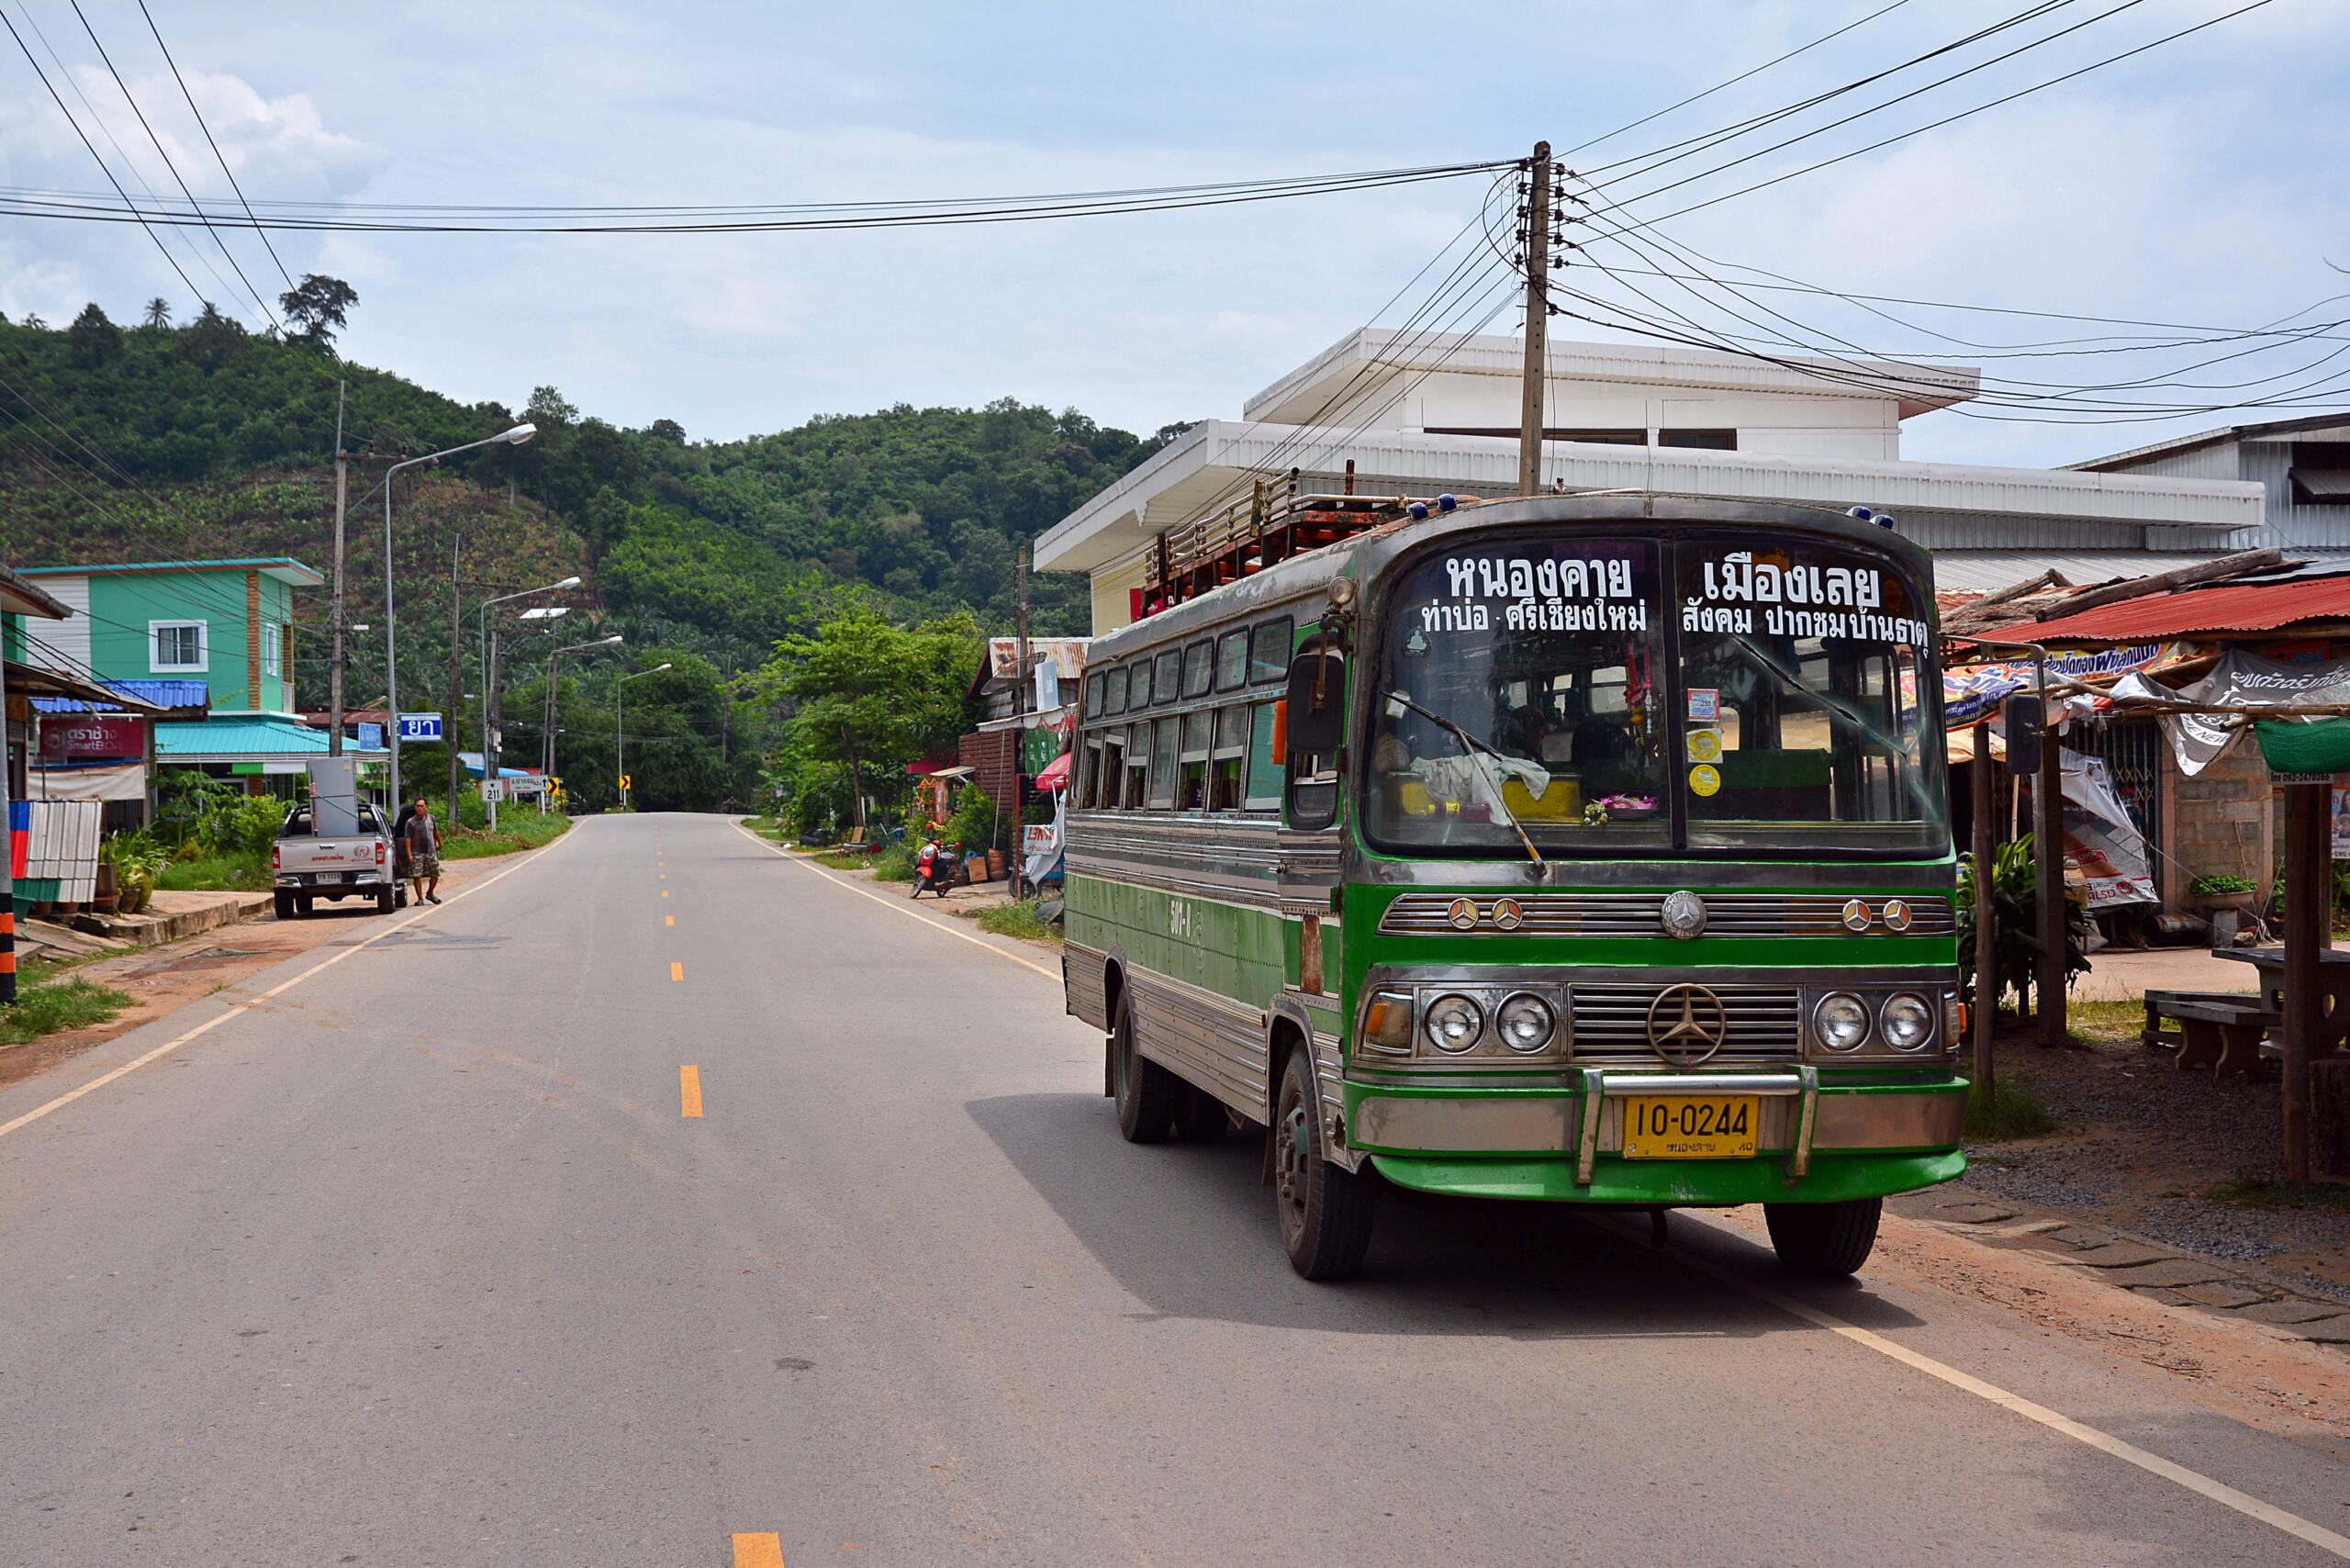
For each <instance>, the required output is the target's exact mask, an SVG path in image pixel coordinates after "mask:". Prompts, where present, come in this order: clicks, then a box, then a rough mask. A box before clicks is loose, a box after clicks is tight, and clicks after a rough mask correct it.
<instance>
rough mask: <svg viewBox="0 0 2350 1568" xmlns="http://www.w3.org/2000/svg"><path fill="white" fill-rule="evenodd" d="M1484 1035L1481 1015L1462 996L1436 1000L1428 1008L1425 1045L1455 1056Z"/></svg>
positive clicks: (1441, 997) (1473, 1004)
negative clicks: (1426, 1040)
mask: <svg viewBox="0 0 2350 1568" xmlns="http://www.w3.org/2000/svg"><path fill="white" fill-rule="evenodd" d="M1484 1032H1485V1015H1484V1014H1483V1013H1480V1012H1479V1011H1477V1004H1476V1003H1475V1002H1472V1001H1470V1000H1469V999H1468V998H1467V997H1465V996H1439V997H1438V998H1437V999H1436V1001H1435V1002H1432V1003H1430V1004H1429V1006H1428V1022H1427V1036H1428V1044H1430V1045H1432V1046H1434V1047H1436V1048H1437V1049H1438V1050H1440V1051H1442V1052H1444V1053H1445V1054H1446V1055H1447V1056H1459V1055H1460V1053H1461V1052H1462V1051H1465V1050H1467V1049H1468V1048H1469V1047H1472V1046H1473V1045H1475V1044H1476V1043H1477V1036H1480V1035H1482V1034H1483V1033H1484Z"/></svg>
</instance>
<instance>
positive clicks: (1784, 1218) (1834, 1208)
mask: <svg viewBox="0 0 2350 1568" xmlns="http://www.w3.org/2000/svg"><path fill="white" fill-rule="evenodd" d="M1884 1213H1885V1200H1884V1199H1883V1198H1854V1199H1852V1200H1851V1201H1849V1202H1846V1203H1841V1204H1763V1205H1762V1223H1763V1224H1765V1225H1767V1226H1770V1228H1771V1246H1772V1249H1774V1251H1776V1252H1777V1253H1778V1254H1779V1262H1780V1264H1781V1265H1782V1266H1783V1267H1785V1269H1786V1270H1787V1271H1789V1272H1791V1273H1797V1274H1810V1275H1813V1276H1815V1277H1816V1278H1819V1279H1825V1280H1841V1279H1842V1278H1843V1277H1844V1276H1845V1275H1847V1274H1850V1273H1852V1272H1854V1271H1857V1270H1858V1269H1859V1268H1860V1266H1861V1265H1862V1264H1863V1263H1865V1262H1867V1261H1868V1260H1869V1252H1870V1250H1871V1249H1873V1248H1874V1247H1875V1246H1876V1226H1877V1220H1878V1219H1879V1217H1880V1216H1882V1215H1884Z"/></svg>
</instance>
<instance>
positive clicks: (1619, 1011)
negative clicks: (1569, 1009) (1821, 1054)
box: [1571, 985, 1803, 1065]
mask: <svg viewBox="0 0 2350 1568" xmlns="http://www.w3.org/2000/svg"><path fill="white" fill-rule="evenodd" d="M1664 989H1665V988H1664V987H1662V986H1648V985H1578V986H1574V987H1572V988H1571V990H1572V994H1573V998H1574V1047H1573V1054H1574V1057H1575V1058H1576V1059H1577V1060H1580V1061H1588V1060H1593V1059H1600V1060H1609V1061H1613V1060H1617V1059H1636V1060H1640V1061H1654V1060H1655V1059H1656V1053H1655V1051H1653V1050H1651V1048H1650V1047H1649V1027H1648V1024H1649V1008H1650V1006H1651V1004H1652V1003H1654V1002H1655V1001H1656V999H1657V997H1658V995H1659V993H1661V992H1662V991H1663V990H1664ZM1706 989H1707V990H1708V991H1712V992H1713V993H1714V994H1715V995H1716V996H1718V997H1719V998H1721V1002H1722V1011H1723V1013H1724V1014H1726V1015H1727V1016H1728V1018H1729V1035H1728V1036H1726V1037H1725V1038H1724V1039H1723V1041H1722V1048H1721V1050H1720V1051H1719V1052H1718V1053H1717V1054H1716V1056H1715V1057H1714V1063H1715V1064H1716V1065H1718V1064H1719V1063H1721V1062H1724V1061H1728V1060H1730V1059H1733V1058H1736V1059H1740V1060H1745V1061H1758V1060H1759V1061H1793V1060H1795V1059H1796V1057H1797V1055H1798V1054H1799V1053H1800V1051H1801V1048H1802V1042H1803V1025H1802V1022H1801V1020H1802V1013H1803V1007H1802V1001H1801V997H1800V995H1799V993H1798V992H1797V991H1796V988H1795V987H1793V986H1729V985H1716V986H1707V988H1706ZM1677 1015H1678V1014H1676V1016H1677Z"/></svg>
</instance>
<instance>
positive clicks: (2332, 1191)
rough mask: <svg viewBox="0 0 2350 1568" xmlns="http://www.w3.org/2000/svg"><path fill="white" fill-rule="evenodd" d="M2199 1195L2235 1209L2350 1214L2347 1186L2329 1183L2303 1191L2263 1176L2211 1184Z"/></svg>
mask: <svg viewBox="0 0 2350 1568" xmlns="http://www.w3.org/2000/svg"><path fill="white" fill-rule="evenodd" d="M2203 1195H2204V1196H2205V1197H2207V1198H2209V1199H2210V1200H2211V1201H2212V1202H2213V1203H2215V1204H2233V1205H2235V1206H2236V1207H2237V1208H2244V1209H2332V1210H2333V1211H2335V1212H2336V1213H2341V1214H2350V1186H2344V1185H2342V1184H2340V1183H2333V1182H2311V1184H2310V1185H2308V1186H2306V1187H2296V1186H2294V1185H2292V1184H2291V1183H2290V1182H2278V1181H2273V1180H2271V1179H2269V1178H2267V1177H2265V1176H2238V1177H2236V1178H2235V1179H2234V1180H2233V1181H2229V1182H2217V1183H2215V1184H2213V1185H2212V1186H2210V1187H2209V1188H2207V1189H2205V1191H2204V1193H2203Z"/></svg>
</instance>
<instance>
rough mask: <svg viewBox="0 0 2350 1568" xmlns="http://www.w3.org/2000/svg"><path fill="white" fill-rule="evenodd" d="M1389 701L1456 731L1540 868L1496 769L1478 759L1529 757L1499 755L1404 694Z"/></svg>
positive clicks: (1393, 695) (1466, 753)
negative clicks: (1481, 753) (1504, 794)
mask: <svg viewBox="0 0 2350 1568" xmlns="http://www.w3.org/2000/svg"><path fill="white" fill-rule="evenodd" d="M1387 700H1388V702H1389V703H1391V704H1400V705H1401V706H1403V707H1405V708H1409V709H1410V710H1411V711H1413V712H1415V713H1417V714H1418V715H1419V716H1420V717H1421V718H1423V719H1426V720H1427V721H1428V722H1430V723H1433V724H1439V725H1442V726H1443V727H1444V728H1445V729H1447V730H1449V731H1450V732H1452V735H1453V738H1455V739H1456V740H1458V741H1460V750H1461V754H1462V755H1463V756H1467V757H1468V758H1469V760H1470V761H1472V762H1473V763H1475V764H1476V765H1477V771H1478V772H1479V773H1481V774H1483V776H1484V779H1485V787H1486V788H1487V789H1489V790H1493V792H1494V803H1495V804H1496V805H1498V806H1500V807H1501V809H1502V815H1504V816H1505V817H1507V818H1508V819H1509V825H1510V830H1511V831H1512V832H1513V833H1515V834H1517V841H1518V843H1520V844H1522V845H1524V846H1526V853H1527V857H1529V858H1530V859H1532V860H1533V862H1534V863H1535V864H1536V865H1537V866H1539V865H1540V864H1542V852H1541V851H1540V850H1539V849H1537V848H1535V847H1534V840H1532V839H1531V838H1528V837H1527V834H1526V828H1525V826H1524V824H1522V823H1519V822H1518V820H1517V813H1516V812H1513V811H1511V810H1510V809H1509V802H1508V801H1505V800H1503V799H1502V786H1501V780H1500V779H1498V778H1494V770H1493V769H1492V768H1490V767H1486V766H1485V764H1484V760H1483V758H1482V757H1480V756H1478V755H1477V754H1478V753H1479V752H1481V751H1482V752H1483V753H1484V754H1485V755H1486V756H1492V757H1495V758H1498V759H1499V760H1501V761H1503V762H1508V763H1519V764H1523V763H1525V762H1526V758H1524V757H1522V756H1504V755H1503V754H1502V753H1500V752H1497V751H1495V750H1494V748H1493V747H1491V746H1489V745H1486V744H1485V743H1484V742H1483V741H1481V740H1479V739H1477V738H1476V737H1475V736H1474V735H1472V734H1470V733H1469V732H1468V731H1466V730H1464V729H1462V728H1461V727H1460V725H1458V724H1456V723H1454V722H1452V721H1451V720H1449V719H1448V718H1446V717H1445V716H1444V715H1443V714H1441V713H1436V712H1431V711H1428V710H1427V709H1426V708H1423V707H1421V706H1420V705H1419V704H1418V703H1416V702H1415V701H1413V700H1411V699H1410V698H1408V697H1406V696H1404V694H1403V693H1402V692H1400V691H1391V692H1389V693H1388V694H1387ZM1537 766H1539V765H1537Z"/></svg>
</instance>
